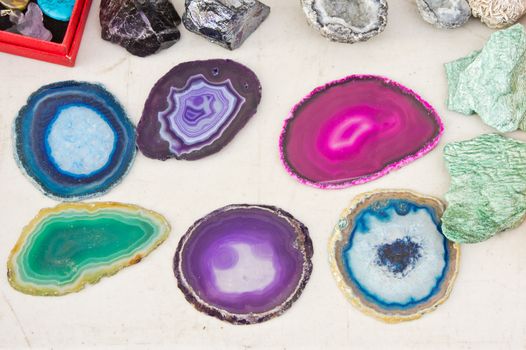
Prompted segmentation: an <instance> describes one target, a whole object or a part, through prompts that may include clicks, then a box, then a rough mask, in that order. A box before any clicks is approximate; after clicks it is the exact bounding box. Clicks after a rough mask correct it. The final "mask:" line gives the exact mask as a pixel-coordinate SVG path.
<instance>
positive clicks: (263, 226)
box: [174, 204, 313, 324]
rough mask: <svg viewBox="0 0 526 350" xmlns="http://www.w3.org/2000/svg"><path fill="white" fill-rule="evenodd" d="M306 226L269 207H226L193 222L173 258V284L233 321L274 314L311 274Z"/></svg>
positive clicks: (204, 308) (201, 307) (207, 310)
mask: <svg viewBox="0 0 526 350" xmlns="http://www.w3.org/2000/svg"><path fill="white" fill-rule="evenodd" d="M312 254H313V248H312V241H311V239H310V237H309V233H308V230H307V228H306V227H305V226H304V225H303V224H302V223H301V222H299V221H298V220H296V219H295V218H294V217H292V215H290V214H289V213H287V212H285V211H283V210H281V209H278V208H276V207H271V206H263V205H247V204H241V205H230V206H227V207H224V208H221V209H218V210H216V211H214V212H212V213H210V214H208V215H207V216H205V217H204V218H202V219H200V220H199V221H197V222H196V223H195V224H194V225H193V226H192V227H191V228H190V229H189V230H188V232H187V233H186V234H185V235H184V236H183V237H182V239H181V241H180V242H179V246H178V247H177V251H176V253H175V257H174V272H175V276H176V278H177V282H178V286H179V288H180V289H181V291H182V292H183V293H184V295H185V297H186V299H187V300H188V301H189V302H190V303H192V304H193V305H194V306H195V307H196V308H197V309H198V310H200V311H203V312H205V313H207V314H209V315H211V316H214V317H217V318H219V319H221V320H224V321H228V322H231V323H234V324H252V323H258V322H263V321H266V320H268V319H271V318H273V317H275V316H279V315H280V314H282V313H283V312H284V311H285V310H287V309H288V308H289V307H290V306H291V305H292V303H293V302H294V301H295V300H296V299H297V298H299V296H300V294H301V293H302V291H303V288H304V287H305V285H306V283H307V281H308V279H309V277H310V274H311V272H312V262H311V258H312Z"/></svg>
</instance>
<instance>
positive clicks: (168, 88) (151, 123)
mask: <svg viewBox="0 0 526 350" xmlns="http://www.w3.org/2000/svg"><path fill="white" fill-rule="evenodd" d="M260 100H261V85H260V83H259V80H258V78H257V77H256V75H255V74H254V72H252V71H251V70H250V69H249V68H247V67H245V66H244V65H242V64H239V63H237V62H234V61H231V60H221V59H215V60H206V61H191V62H185V63H181V64H179V65H177V66H175V67H174V68H173V69H172V70H170V71H169V72H168V73H166V74H165V75H164V76H163V77H162V78H161V79H159V81H158V82H157V83H156V84H155V86H154V87H153V88H152V90H151V92H150V95H149V96H148V99H147V100H146V103H145V104H144V110H143V113H142V117H141V120H140V121H139V125H138V127H137V144H138V146H139V149H140V150H141V152H142V153H143V154H144V155H145V156H147V157H149V158H154V159H160V160H166V159H168V158H176V159H187V160H195V159H199V158H203V157H206V156H208V155H210V154H213V153H216V152H218V151H219V150H221V149H222V148H223V147H224V146H226V144H227V143H228V142H230V140H232V139H233V138H234V136H235V135H236V134H237V133H238V132H239V130H241V128H243V126H245V124H246V123H247V122H248V120H249V119H250V118H251V117H252V116H253V115H254V114H255V113H256V110H257V107H258V104H259V101H260Z"/></svg>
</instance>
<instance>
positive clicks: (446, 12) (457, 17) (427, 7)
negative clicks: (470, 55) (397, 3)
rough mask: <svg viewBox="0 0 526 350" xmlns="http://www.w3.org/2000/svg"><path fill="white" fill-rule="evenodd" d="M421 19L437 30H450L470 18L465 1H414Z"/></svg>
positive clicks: (467, 4)
mask: <svg viewBox="0 0 526 350" xmlns="http://www.w3.org/2000/svg"><path fill="white" fill-rule="evenodd" d="M416 5H417V7H418V11H419V12H420V15H422V18H423V19H424V20H425V21H426V22H428V23H431V24H433V25H435V26H436V27H438V28H445V29H452V28H458V27H460V26H462V25H464V24H465V23H466V22H467V21H468V20H469V19H470V18H471V8H470V7H469V3H468V1H467V0H416Z"/></svg>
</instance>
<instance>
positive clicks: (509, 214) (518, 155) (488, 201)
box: [442, 134, 526, 243]
mask: <svg viewBox="0 0 526 350" xmlns="http://www.w3.org/2000/svg"><path fill="white" fill-rule="evenodd" d="M444 157H445V160H446V166H447V168H448V170H449V174H450V176H451V185H450V188H449V191H448V192H447V194H446V200H447V202H448V207H447V209H446V212H445V213H444V216H443V218H442V222H443V224H442V229H443V231H444V234H445V235H446V236H447V237H448V238H449V239H450V240H453V241H455V242H460V243H477V242H481V241H484V240H487V239H489V238H491V237H492V236H494V235H496V234H497V233H499V232H502V231H505V230H508V229H512V228H515V227H517V226H519V225H520V224H521V223H522V222H523V221H524V218H525V216H526V143H524V142H520V141H517V140H513V139H510V138H506V137H504V136H502V135H498V134H487V135H482V136H479V137H476V138H474V139H472V140H468V141H461V142H452V143H449V144H447V145H446V147H445V149H444Z"/></svg>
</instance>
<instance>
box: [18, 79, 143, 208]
mask: <svg viewBox="0 0 526 350" xmlns="http://www.w3.org/2000/svg"><path fill="white" fill-rule="evenodd" d="M14 139H15V156H16V159H17V162H18V165H19V166H20V168H21V169H22V170H23V171H24V172H25V173H26V174H27V175H28V176H29V177H30V179H31V180H32V182H34V184H35V185H36V186H37V187H39V188H40V189H41V190H42V191H43V192H44V194H46V195H48V196H50V197H52V198H55V199H60V200H69V201H73V200H79V199H84V198H89V197H94V196H98V195H101V194H103V193H105V192H107V191H109V190H110V189H111V188H112V187H113V186H115V185H116V184H117V183H118V182H120V181H121V179H122V178H123V176H124V175H125V174H126V173H127V172H128V170H129V169H130V167H131V164H132V162H133V159H134V158H135V153H136V146H135V128H134V126H133V124H132V123H131V122H130V120H129V119H128V117H127V116H126V113H125V111H124V109H123V108H122V106H121V105H120V104H119V103H118V102H117V100H116V99H115V97H114V96H113V95H111V94H110V93H109V92H108V91H106V90H105V89H104V88H103V87H102V86H100V85H96V84H90V83H85V82H75V81H64V82H58V83H54V84H50V85H45V86H43V87H41V88H40V89H39V90H37V91H36V92H35V93H33V94H32V95H31V96H30V97H29V99H28V101H27V104H26V105H25V106H24V107H23V108H22V109H21V110H20V112H19V114H18V117H17V118H16V119H15V127H14Z"/></svg>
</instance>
